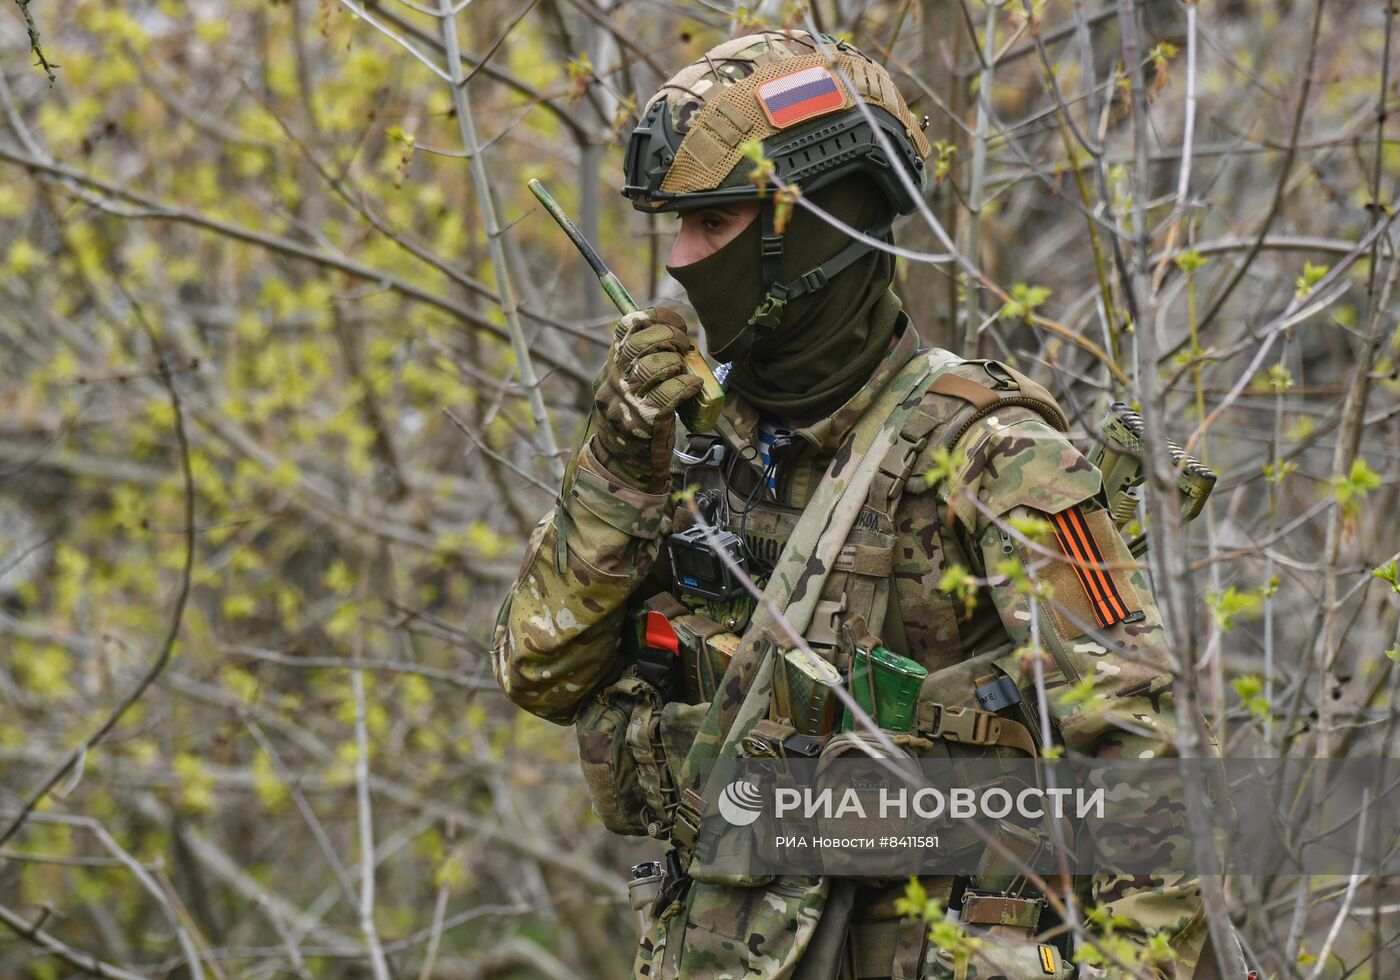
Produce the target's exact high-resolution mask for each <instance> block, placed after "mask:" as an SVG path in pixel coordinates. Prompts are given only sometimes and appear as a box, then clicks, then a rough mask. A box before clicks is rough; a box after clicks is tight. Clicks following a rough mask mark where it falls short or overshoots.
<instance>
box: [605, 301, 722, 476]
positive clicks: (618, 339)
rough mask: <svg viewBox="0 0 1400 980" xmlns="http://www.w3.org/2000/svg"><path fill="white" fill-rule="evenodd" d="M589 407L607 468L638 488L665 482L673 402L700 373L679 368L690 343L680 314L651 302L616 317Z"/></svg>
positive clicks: (692, 389)
mask: <svg viewBox="0 0 1400 980" xmlns="http://www.w3.org/2000/svg"><path fill="white" fill-rule="evenodd" d="M614 341H615V342H614V343H613V345H612V349H611V351H610V352H609V355H608V363H607V364H606V365H604V367H603V374H602V376H601V378H600V379H599V384H598V390H597V393H596V394H595V395H594V398H593V401H594V407H595V409H596V411H597V417H598V434H597V436H596V438H597V440H598V443H599V446H598V448H599V450H600V452H599V455H600V457H601V461H602V462H603V464H604V465H605V466H607V467H608V469H609V471H610V472H613V473H616V474H617V475H618V476H620V477H623V478H624V479H626V480H627V482H628V483H629V484H631V485H632V486H634V487H638V488H640V489H643V490H656V489H660V487H661V486H664V485H665V477H664V476H658V474H665V473H666V471H667V469H668V467H669V465H670V461H671V446H672V445H673V444H674V443H675V432H676V406H677V405H679V404H680V403H681V402H683V401H685V400H686V399H687V398H689V397H691V396H692V395H694V394H695V393H696V392H697V391H698V390H699V388H700V379H699V378H697V377H696V376H695V375H693V374H691V373H690V372H688V371H686V369H685V361H684V360H683V358H684V355H685V352H686V351H687V350H688V349H689V348H690V347H691V341H690V338H689V336H687V335H686V332H685V318H684V317H682V316H681V315H680V314H679V313H677V312H676V311H675V310H671V309H667V308H665V307H657V308H656V309H650V310H638V311H637V312H635V313H629V314H627V315H626V316H624V317H623V318H622V319H621V320H619V321H618V322H617V327H616V336H615V338H614Z"/></svg>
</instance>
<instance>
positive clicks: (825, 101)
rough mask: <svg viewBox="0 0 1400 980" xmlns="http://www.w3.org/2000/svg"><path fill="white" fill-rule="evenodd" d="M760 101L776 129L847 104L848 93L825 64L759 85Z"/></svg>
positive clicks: (764, 112) (793, 124) (790, 73)
mask: <svg viewBox="0 0 1400 980" xmlns="http://www.w3.org/2000/svg"><path fill="white" fill-rule="evenodd" d="M758 104H759V105H761V106H762V107H763V114H764V115H766V116H767V117H768V121H769V122H770V123H772V124H773V125H774V127H776V128H777V129H787V128H788V127H789V126H795V125H797V124H798V123H800V122H806V121H807V120H808V119H815V118H816V117H817V116H822V115H825V114H826V113H828V112H835V111H836V110H837V109H844V108H845V107H846V93H844V92H842V91H841V86H840V85H839V84H837V81H836V76H834V75H832V74H831V70H830V69H829V68H827V67H826V66H825V65H813V66H812V67H811V68H800V69H798V70H797V71H794V72H788V73H787V74H786V75H779V76H778V77H777V78H772V79H769V80H768V81H766V82H764V83H763V84H762V85H760V86H759V87H758Z"/></svg>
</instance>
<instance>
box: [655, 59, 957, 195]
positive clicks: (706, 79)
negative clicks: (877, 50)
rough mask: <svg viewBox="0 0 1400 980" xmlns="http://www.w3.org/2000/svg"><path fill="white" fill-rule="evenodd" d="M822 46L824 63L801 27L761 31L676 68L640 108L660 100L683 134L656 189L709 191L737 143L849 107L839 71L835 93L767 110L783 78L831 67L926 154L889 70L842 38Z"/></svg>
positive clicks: (737, 155)
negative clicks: (787, 109) (793, 108)
mask: <svg viewBox="0 0 1400 980" xmlns="http://www.w3.org/2000/svg"><path fill="white" fill-rule="evenodd" d="M827 50H828V52H829V53H830V54H831V55H832V58H831V61H830V63H828V61H827V59H826V57H824V56H823V54H822V53H821V51H819V50H818V48H817V45H816V43H815V41H814V40H813V38H812V36H811V35H810V34H808V33H806V32H805V31H785V32H775V31H766V32H764V33H761V34H749V35H745V36H744V37H738V38H734V39H733V40H730V41H726V42H724V43H723V44H720V45H718V46H717V47H714V48H711V49H710V50H709V51H707V52H706V53H705V54H704V55H703V56H701V58H700V59H699V60H698V61H696V62H694V63H693V64H691V65H688V66H686V67H685V68H683V69H681V70H680V71H679V72H677V73H676V74H675V75H674V76H673V77H672V78H671V79H669V80H668V81H667V82H666V83H665V84H664V85H662V86H661V88H660V89H659V90H658V91H657V93H656V95H655V96H653V97H652V98H651V100H650V101H648V102H647V105H646V108H645V109H644V110H643V112H642V116H643V117H645V116H646V115H647V112H648V111H649V110H651V108H652V106H654V105H655V104H656V103H657V102H658V101H659V100H662V99H664V100H666V101H667V103H668V105H669V109H670V116H671V124H672V126H673V128H674V129H675V131H676V132H677V133H680V134H683V139H682V140H681V145H680V147H679V149H678V150H677V151H676V157H675V160H674V162H672V164H671V166H670V168H669V170H668V171H667V172H666V176H665V178H664V180H663V181H662V183H661V189H662V190H663V191H665V192H667V193H669V194H693V193H697V192H701V191H710V190H714V189H716V188H718V187H720V186H721V185H722V184H723V183H724V182H725V180H726V179H727V178H728V177H729V176H730V174H731V173H732V172H733V171H734V167H735V165H736V164H738V162H739V161H740V159H741V158H742V157H743V150H742V147H743V145H744V144H745V143H747V142H749V141H750V140H758V141H763V140H766V139H768V138H769V137H771V136H774V135H776V134H778V133H781V132H783V131H785V130H788V129H792V128H794V127H796V126H799V125H802V124H804V123H806V122H808V121H810V120H813V119H817V118H820V117H824V116H828V115H832V114H835V113H837V112H842V111H845V110H850V109H853V108H854V107H855V103H854V100H852V98H851V96H850V94H849V92H848V91H847V89H846V86H845V85H843V84H842V83H841V79H840V78H839V74H838V75H830V77H831V79H832V80H833V81H834V82H835V93H834V94H832V95H830V96H828V97H826V98H824V99H820V100H811V101H809V102H808V103H807V105H806V108H805V109H803V108H802V107H799V110H798V111H797V112H796V113H783V112H774V111H773V110H772V106H773V105H774V104H775V99H774V98H773V96H772V95H771V94H770V93H774V92H778V93H779V94H781V89H782V88H783V86H784V84H785V83H786V82H787V80H788V79H789V77H796V78H798V79H800V78H806V77H811V74H816V75H818V76H819V75H820V74H821V73H822V72H826V73H828V74H829V73H830V72H831V71H832V70H835V71H836V72H838V73H844V74H845V76H846V78H848V79H849V80H850V82H851V83H852V87H854V89H855V91H856V92H858V93H859V94H860V97H861V99H862V100H863V101H865V102H866V103H867V104H868V105H871V106H878V107H880V108H882V109H884V110H885V111H886V112H888V113H889V114H890V115H891V116H893V117H894V118H895V119H897V120H899V122H900V123H901V124H902V125H903V127H904V130H905V133H906V135H907V136H908V138H909V140H910V142H911V143H912V144H913V145H914V147H915V150H916V151H917V152H918V154H919V157H920V158H921V159H927V158H928V155H929V143H928V139H927V138H926V137H925V136H924V133H923V130H922V129H921V128H920V127H919V124H918V122H917V121H916V120H915V119H914V116H913V114H912V113H911V112H910V111H909V107H908V106H907V105H906V104H905V102H904V98H903V96H901V95H900V94H899V90H898V89H896V88H895V85H894V82H893V81H892V80H891V79H890V76H889V73H888V72H887V71H885V69H884V68H883V67H882V66H880V65H878V64H876V63H875V62H873V61H871V60H870V59H869V58H867V57H866V56H865V55H864V54H862V53H861V52H859V51H857V50H856V49H855V48H853V47H851V46H850V45H848V44H845V43H844V42H842V43H835V44H832V45H828V47H827ZM809 70H812V72H810V73H808V72H809ZM798 73H808V74H804V75H800V76H799V75H798Z"/></svg>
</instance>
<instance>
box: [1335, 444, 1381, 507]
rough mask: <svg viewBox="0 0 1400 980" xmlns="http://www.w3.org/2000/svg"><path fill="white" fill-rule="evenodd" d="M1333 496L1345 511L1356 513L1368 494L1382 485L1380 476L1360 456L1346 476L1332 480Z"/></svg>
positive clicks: (1353, 462) (1353, 461)
mask: <svg viewBox="0 0 1400 980" xmlns="http://www.w3.org/2000/svg"><path fill="white" fill-rule="evenodd" d="M1331 485H1332V495H1333V496H1334V497H1336V498H1337V503H1338V504H1340V505H1341V506H1342V509H1343V510H1346V511H1348V512H1349V513H1355V512H1356V510H1357V508H1358V506H1359V505H1360V502H1361V500H1362V499H1364V498H1365V496H1366V494H1367V493H1369V492H1370V491H1372V490H1375V489H1376V488H1378V487H1379V486H1380V485H1381V478H1380V474H1378V473H1377V472H1376V471H1375V470H1373V469H1371V466H1370V464H1369V463H1367V462H1366V460H1364V459H1363V458H1361V457H1360V456H1358V457H1356V459H1354V460H1352V463H1351V469H1350V470H1349V471H1348V472H1347V475H1346V476H1337V477H1333V478H1332V484H1331Z"/></svg>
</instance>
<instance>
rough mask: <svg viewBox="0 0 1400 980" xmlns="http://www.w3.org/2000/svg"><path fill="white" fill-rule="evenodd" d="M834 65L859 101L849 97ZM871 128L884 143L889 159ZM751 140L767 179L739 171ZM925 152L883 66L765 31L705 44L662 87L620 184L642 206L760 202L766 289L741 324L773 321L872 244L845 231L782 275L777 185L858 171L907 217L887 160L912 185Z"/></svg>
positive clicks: (803, 185)
mask: <svg viewBox="0 0 1400 980" xmlns="http://www.w3.org/2000/svg"><path fill="white" fill-rule="evenodd" d="M818 41H820V42H821V43H820V45H819V44H818ZM842 74H844V76H845V79H847V80H849V82H850V83H851V87H852V88H854V90H855V91H856V93H858V94H859V97H860V101H861V102H863V103H864V108H863V107H862V106H861V105H859V104H857V102H856V100H855V99H853V98H852V97H851V95H850V93H849V91H848V89H847V87H846V85H844V84H843V79H842V78H841V77H840V75H842ZM872 120H873V122H874V126H872V125H871V122H872ZM877 127H878V129H879V130H881V131H883V133H884V135H885V137H886V140H885V142H886V143H887V144H888V145H889V146H890V147H892V148H893V149H894V158H893V159H892V158H891V156H890V155H889V154H887V153H886V151H885V148H884V147H883V146H882V145H881V140H880V139H879V138H878V137H877V135H876V128H877ZM754 140H756V141H759V142H760V144H761V145H762V147H763V154H764V156H765V157H766V158H767V159H768V160H769V161H771V162H772V163H773V166H774V171H773V172H774V176H775V177H776V178H777V180H776V181H773V182H769V183H768V184H767V186H766V187H762V188H761V187H760V186H758V184H756V183H755V182H753V181H751V180H750V179H749V175H750V173H751V172H752V171H753V168H754V163H753V161H752V160H751V159H749V158H748V157H747V156H745V154H744V150H743V148H744V146H745V144H746V143H748V142H750V141H754ZM928 155H929V143H928V139H927V138H926V137H925V136H924V133H923V129H922V126H921V125H920V123H919V122H917V121H916V120H915V119H914V116H913V114H912V113H911V112H910V111H909V107H908V106H907V105H906V104H905V102H904V98H903V96H901V95H900V94H899V91H898V89H896V88H895V85H894V82H893V81H892V80H891V79H890V76H889V73H888V72H886V71H885V69H884V68H883V67H882V66H880V65H878V64H876V63H875V62H874V61H872V60H870V59H869V58H868V57H866V56H865V55H864V54H862V53H861V52H860V51H858V50H856V49H855V48H854V47H852V46H851V45H849V44H847V43H846V42H844V41H840V40H838V39H836V38H833V37H829V36H827V35H821V36H820V37H819V38H814V37H813V36H812V35H811V34H808V33H807V32H805V31H782V32H777V31H767V32H764V33H761V34H749V35H746V36H744V37H739V38H735V39H733V40H730V41H726V42H725V43H723V44H721V45H719V46H718V47H715V48H712V49H710V50H709V51H707V52H706V53H705V54H704V55H703V56H702V57H701V58H700V59H699V60H698V61H696V62H694V63H693V64H691V65H689V66H687V67H686V68H684V69H682V70H681V71H680V72H678V73H677V74H676V75H675V76H673V77H672V78H671V79H670V80H668V81H667V82H666V83H665V84H664V85H662V86H661V88H660V89H659V90H658V91H657V93H656V95H655V96H653V97H652V99H651V101H649V102H648V103H647V105H646V107H645V108H644V109H643V110H642V113H641V122H640V123H639V124H638V125H637V127H636V128H635V129H634V130H633V131H632V137H631V140H630V142H629V144H628V147H627V156H626V159H625V162H624V173H625V181H624V185H623V189H622V193H623V194H624V195H625V196H627V197H628V198H631V200H632V206H633V207H635V208H636V209H637V210H639V211H649V212H656V211H686V210H691V209H694V208H700V207H705V206H708V205H716V204H730V203H734V202H739V201H753V200H757V201H760V202H762V203H761V205H760V213H759V220H760V221H762V239H761V241H762V245H761V254H760V256H759V257H760V258H761V261H762V263H763V279H764V289H765V295H764V298H763V301H762V302H761V303H760V304H759V306H758V308H757V309H756V310H755V311H754V314H753V316H752V317H751V318H750V319H749V324H750V325H751V326H757V327H764V328H768V329H773V328H775V327H776V326H777V325H778V321H779V318H780V317H781V315H782V309H783V307H784V306H785V305H786V303H787V301H788V300H790V299H792V298H794V297H796V296H800V295H802V294H804V293H808V292H812V291H815V290H817V289H820V288H822V286H824V285H825V284H826V282H827V280H829V279H830V278H831V277H832V276H835V275H836V274H837V273H838V272H840V271H842V270H843V269H845V268H847V267H848V266H849V265H850V264H851V263H852V262H854V261H855V260H856V259H858V258H859V257H860V256H861V255H863V254H865V253H866V252H868V251H870V250H871V248H872V246H871V245H869V244H867V243H865V242H861V241H859V240H852V241H851V243H850V244H848V245H847V246H846V247H845V248H843V249H842V250H841V251H839V252H838V253H836V254H835V255H833V256H831V257H829V258H828V259H827V260H826V261H824V262H823V263H822V264H821V265H819V266H817V267H815V268H813V269H811V270H809V271H808V272H806V273H804V274H803V275H802V276H800V277H799V278H798V279H795V280H793V281H792V282H787V283H784V282H780V281H779V275H778V270H779V268H780V265H779V263H780V260H781V258H782V250H783V236H782V234H781V233H779V231H778V230H777V227H776V222H775V220H774V219H775V215H774V207H773V196H774V194H775V192H776V188H777V187H778V186H784V185H788V184H795V185H796V186H797V187H798V189H799V190H801V191H802V192H803V193H810V192H811V191H815V190H817V189H819V188H821V187H823V186H825V185H827V184H830V183H833V182H835V181H837V180H840V179H841V178H843V177H845V176H848V175H850V174H855V173H861V174H865V175H867V176H869V177H870V178H872V179H873V180H874V182H875V184H876V185H877V186H878V187H879V188H880V190H881V192H882V193H883V194H884V195H885V197H886V198H888V200H889V203H890V209H891V212H892V214H891V217H893V215H899V214H908V213H909V212H911V211H913V210H914V209H915V208H916V207H918V201H917V200H916V198H915V196H914V195H911V194H910V192H909V189H908V187H906V182H905V181H903V180H901V179H900V175H899V174H898V173H897V172H896V168H897V167H902V168H903V169H904V171H905V172H906V174H907V176H908V178H909V180H908V183H909V184H911V185H912V186H913V187H914V188H917V189H918V190H920V191H922V190H923V188H924V187H925V186H926V180H927V173H926V168H925V166H924V161H925V160H926V159H927V158H928ZM858 230H859V231H863V232H865V234H867V235H868V236H870V237H871V238H876V239H884V238H887V237H888V235H889V225H888V224H884V225H883V226H881V227H877V228H868V229H865V228H863V229H858Z"/></svg>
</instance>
